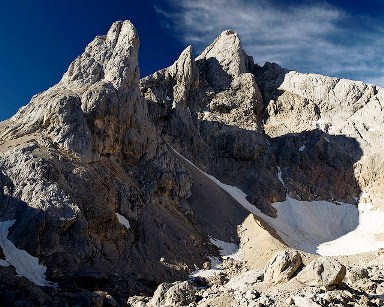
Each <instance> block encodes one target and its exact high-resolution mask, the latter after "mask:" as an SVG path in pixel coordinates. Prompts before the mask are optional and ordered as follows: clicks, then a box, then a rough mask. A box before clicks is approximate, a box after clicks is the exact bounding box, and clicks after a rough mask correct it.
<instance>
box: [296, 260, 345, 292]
mask: <svg viewBox="0 0 384 307" xmlns="http://www.w3.org/2000/svg"><path fill="white" fill-rule="evenodd" d="M345 274H346V268H345V266H344V265H342V264H341V263H339V262H338V261H337V260H336V259H334V258H329V257H319V258H317V259H315V260H313V261H311V262H310V263H309V264H308V265H307V266H306V267H305V268H304V269H303V270H302V271H301V272H300V273H299V274H298V275H297V280H298V281H299V282H301V283H303V284H306V285H308V286H317V287H320V286H324V287H325V288H326V289H327V290H332V289H334V288H336V287H337V286H339V285H340V284H341V283H342V282H343V279H344V277H345Z"/></svg>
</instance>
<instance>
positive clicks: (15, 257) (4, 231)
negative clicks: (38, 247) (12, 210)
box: [0, 220, 55, 287]
mask: <svg viewBox="0 0 384 307" xmlns="http://www.w3.org/2000/svg"><path fill="white" fill-rule="evenodd" d="M15 222H16V220H12V221H3V222H0V246H1V248H2V249H3V252H4V255H5V262H7V263H8V264H9V265H13V266H14V267H15V269H16V272H17V273H18V274H19V275H21V276H24V277H25V278H27V279H29V280H30V281H32V282H33V283H35V284H36V285H38V286H51V287H52V286H55V284H53V283H51V282H49V281H47V280H46V279H45V272H46V271H47V268H46V267H45V266H44V265H41V264H39V259H38V258H37V257H33V256H32V255H30V254H28V253H27V252H26V251H25V250H21V249H18V248H17V247H16V246H15V245H14V244H13V243H12V241H10V240H8V233H9V228H10V227H11V226H12V225H13V224H14V223H15ZM5 262H4V260H3V261H2V263H0V265H4V264H5Z"/></svg>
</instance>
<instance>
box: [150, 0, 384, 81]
mask: <svg viewBox="0 0 384 307" xmlns="http://www.w3.org/2000/svg"><path fill="white" fill-rule="evenodd" d="M155 10H156V12H157V13H158V14H159V15H160V16H161V19H162V22H163V26H164V27H166V28H167V29H169V30H170V31H172V32H173V33H174V34H175V35H176V36H177V37H179V38H180V39H181V40H182V41H183V42H185V43H188V44H192V45H193V46H194V48H195V50H196V51H197V52H200V51H202V50H203V49H204V48H205V47H206V46H207V45H208V44H210V43H211V42H212V41H213V39H214V38H215V37H216V36H217V35H218V34H219V33H220V32H221V31H223V30H225V29H228V28H231V29H233V30H234V31H236V32H237V33H239V35H240V38H241V40H242V43H243V47H244V49H245V50H246V52H247V53H248V54H249V55H252V56H253V57H254V59H255V62H257V63H259V64H263V63H264V62H266V61H269V62H277V63H279V64H280V65H282V66H284V67H287V68H289V69H294V70H298V71H302V72H313V73H321V74H326V75H332V76H337V77H344V78H350V79H356V80H363V81H365V82H369V83H374V84H377V85H381V86H384V52H383V51H382V50H384V49H383V46H384V21H382V20H381V19H379V18H376V19H375V18H374V17H367V16H351V15H350V14H348V12H346V11H343V10H342V9H340V8H337V7H335V6H332V5H330V4H328V3H326V2H318V3H312V4H301V5H297V4H296V5H287V4H279V5H277V1H276V0H262V1H247V0H211V1H205V0H194V1H191V0H167V1H165V2H164V1H163V2H162V4H160V3H158V4H156V5H155Z"/></svg>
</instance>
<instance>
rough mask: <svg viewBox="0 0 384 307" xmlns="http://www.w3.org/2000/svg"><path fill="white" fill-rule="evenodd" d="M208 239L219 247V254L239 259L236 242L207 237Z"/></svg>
mask: <svg viewBox="0 0 384 307" xmlns="http://www.w3.org/2000/svg"><path fill="white" fill-rule="evenodd" d="M209 241H211V243H212V244H213V245H216V246H217V247H218V248H219V252H220V255H221V256H223V257H229V258H233V259H239V256H238V255H237V252H238V251H239V246H238V245H237V244H235V243H228V242H224V241H221V240H218V239H214V238H209Z"/></svg>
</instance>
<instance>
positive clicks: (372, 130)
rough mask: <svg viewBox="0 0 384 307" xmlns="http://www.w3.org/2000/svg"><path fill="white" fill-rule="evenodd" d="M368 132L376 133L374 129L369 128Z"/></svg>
mask: <svg viewBox="0 0 384 307" xmlns="http://www.w3.org/2000/svg"><path fill="white" fill-rule="evenodd" d="M368 131H370V132H374V131H376V129H375V128H369V129H368Z"/></svg>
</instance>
